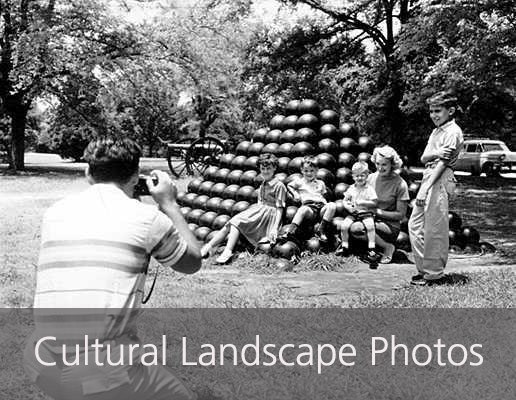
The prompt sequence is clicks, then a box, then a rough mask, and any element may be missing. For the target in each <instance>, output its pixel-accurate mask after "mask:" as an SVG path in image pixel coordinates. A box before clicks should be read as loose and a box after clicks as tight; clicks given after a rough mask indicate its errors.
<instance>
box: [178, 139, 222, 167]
mask: <svg viewBox="0 0 516 400" xmlns="http://www.w3.org/2000/svg"><path fill="white" fill-rule="evenodd" d="M225 152H226V146H225V145H224V143H222V142H221V141H220V140H219V139H217V138H214V137H210V136H206V137H202V138H199V139H197V140H194V141H193V142H192V145H191V146H190V148H189V149H188V151H187V152H186V160H185V162H186V169H187V172H188V174H189V175H202V174H203V172H204V170H205V169H206V168H208V166H210V165H218V163H219V160H220V157H221V156H222V154H224V153H225Z"/></svg>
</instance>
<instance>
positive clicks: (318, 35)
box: [242, 18, 365, 124]
mask: <svg viewBox="0 0 516 400" xmlns="http://www.w3.org/2000/svg"><path fill="white" fill-rule="evenodd" d="M282 24H283V22H279V23H278V24H276V26H273V27H269V26H267V25H264V26H261V27H259V29H256V32H255V34H254V35H253V37H252V38H251V40H250V42H249V43H248V45H247V51H246V53H245V54H244V56H243V61H242V65H244V69H243V71H242V75H243V77H242V79H243V80H244V83H245V87H246V91H245V93H246V100H247V118H253V119H255V120H258V121H259V122H260V123H261V124H263V123H265V122H267V120H268V118H270V114H269V113H267V110H270V111H271V112H272V113H278V112H281V110H282V109H283V106H284V105H285V103H287V102H288V101H289V100H290V99H295V98H307V97H314V98H317V99H318V100H319V101H320V102H322V103H323V104H325V105H326V106H327V107H333V108H335V109H339V108H341V106H348V104H346V100H347V98H348V97H347V93H345V91H343V90H340V88H339V87H338V85H336V84H335V82H336V80H338V75H339V71H341V70H343V69H346V68H349V69H352V68H353V67H355V66H358V65H364V64H365V59H364V49H363V46H361V45H360V43H351V42H350V40H347V39H346V38H343V37H341V38H337V37H335V33H336V31H335V27H334V26H333V25H332V24H325V23H322V22H321V21H317V20H315V21H314V20H312V19H308V18H301V19H300V20H298V21H296V22H295V23H294V24H293V25H292V26H291V25H287V27H286V28H284V29H279V28H278V26H277V25H282ZM285 25H286V24H285ZM330 38H333V40H329V39H330ZM263 110H265V113H264V112H263Z"/></svg>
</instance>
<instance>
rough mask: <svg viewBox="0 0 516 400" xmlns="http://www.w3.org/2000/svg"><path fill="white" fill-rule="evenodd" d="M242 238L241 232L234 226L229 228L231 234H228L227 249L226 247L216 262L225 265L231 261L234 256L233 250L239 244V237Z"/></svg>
mask: <svg viewBox="0 0 516 400" xmlns="http://www.w3.org/2000/svg"><path fill="white" fill-rule="evenodd" d="M239 236H240V231H239V230H238V229H237V228H236V227H235V226H234V225H230V226H229V234H228V242H227V243H226V247H224V251H223V252H222V254H221V255H220V257H219V258H217V260H216V262H217V263H220V264H225V263H226V262H228V261H229V259H230V258H231V256H232V255H233V250H234V249H235V246H236V244H237V242H238V237H239Z"/></svg>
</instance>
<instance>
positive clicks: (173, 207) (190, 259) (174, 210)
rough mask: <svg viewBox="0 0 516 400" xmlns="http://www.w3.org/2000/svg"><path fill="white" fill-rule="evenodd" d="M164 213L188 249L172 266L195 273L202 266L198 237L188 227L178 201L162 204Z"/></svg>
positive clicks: (186, 272) (175, 268)
mask: <svg viewBox="0 0 516 400" xmlns="http://www.w3.org/2000/svg"><path fill="white" fill-rule="evenodd" d="M160 209H161V211H163V213H164V214H165V215H166V216H167V217H169V218H170V219H171V220H172V223H173V224H174V226H175V228H176V229H177V231H178V233H179V235H180V236H181V237H182V238H183V239H184V240H185V241H186V245H187V247H186V251H185V253H184V254H183V256H182V257H181V258H180V259H179V261H178V262H177V263H176V264H174V265H173V266H172V268H173V269H174V270H176V271H179V272H182V273H184V274H193V273H195V272H197V271H198V270H199V269H200V268H201V251H200V249H199V246H198V245H197V239H196V238H195V236H194V235H193V233H192V231H191V230H190V229H188V224H187V223H186V221H185V219H184V218H183V215H182V214H181V211H180V209H179V206H178V204H177V203H175V202H174V203H165V204H160Z"/></svg>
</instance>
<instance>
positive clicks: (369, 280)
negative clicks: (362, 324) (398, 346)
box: [199, 255, 516, 298]
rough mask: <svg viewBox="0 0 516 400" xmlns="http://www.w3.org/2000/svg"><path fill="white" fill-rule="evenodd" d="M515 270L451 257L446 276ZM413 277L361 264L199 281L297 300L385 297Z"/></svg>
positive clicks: (224, 271) (213, 274) (490, 258)
mask: <svg viewBox="0 0 516 400" xmlns="http://www.w3.org/2000/svg"><path fill="white" fill-rule="evenodd" d="M515 267H516V264H508V263H507V260H506V259H503V258H501V257H499V256H497V255H483V256H472V257H466V256H454V255H452V256H451V257H450V261H449V264H448V266H447V268H446V272H447V273H457V274H459V273H467V272H479V271H485V270H493V269H501V268H515ZM414 274H415V267H414V265H410V264H388V265H381V266H380V267H379V269H378V270H376V271H374V270H370V269H369V268H368V267H367V265H365V264H358V265H357V266H356V267H354V268H353V269H351V270H349V271H339V272H328V271H308V272H284V273H279V274H273V275H266V274H259V273H250V272H249V271H242V270H239V269H236V268H231V267H226V268H217V269H207V270H204V271H202V272H200V273H199V277H202V278H203V279H208V280H209V281H210V282H212V283H213V284H219V285H222V286H226V287H229V286H232V285H233V286H234V285H237V286H239V288H240V289H241V290H246V291H249V292H250V293H252V292H255V291H259V290H263V289H271V288H273V287H281V288H284V289H288V290H289V291H291V292H293V294H294V295H295V296H299V297H303V298H307V297H319V296H326V297H343V296H349V295H356V294H364V293H365V294H371V295H378V294H384V293H388V292H391V291H392V290H396V289H399V288H401V287H404V286H406V285H408V284H409V280H410V277H411V276H412V275H414Z"/></svg>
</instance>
